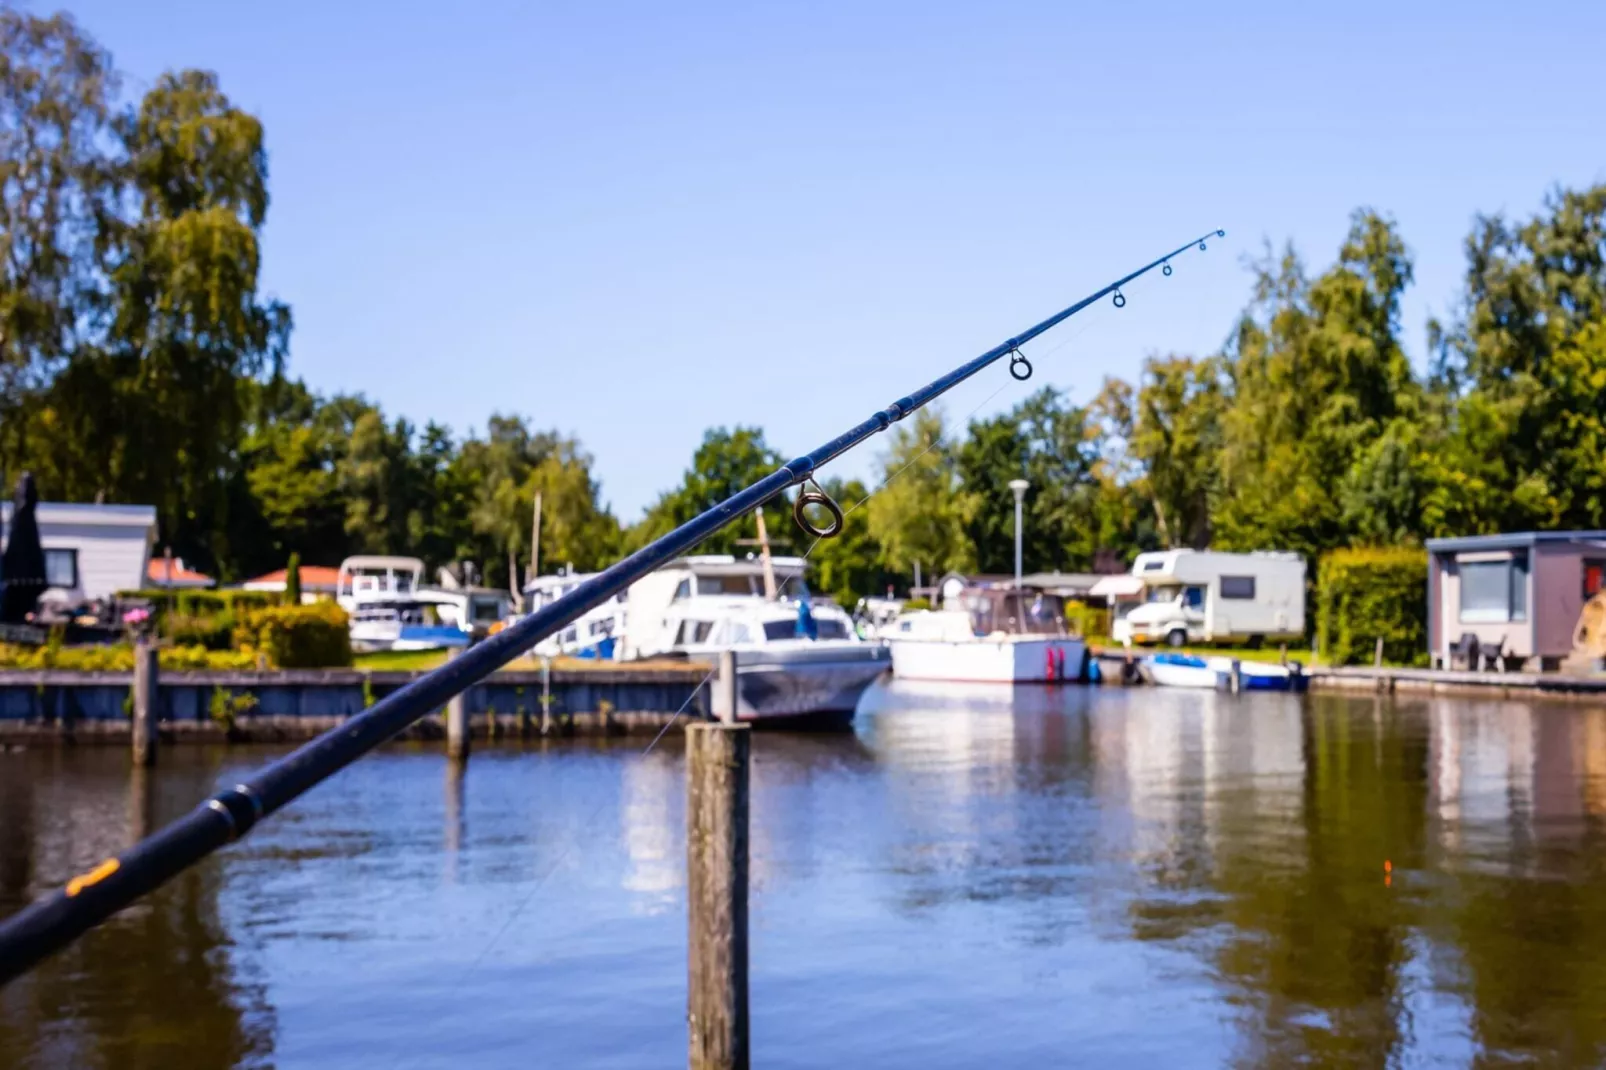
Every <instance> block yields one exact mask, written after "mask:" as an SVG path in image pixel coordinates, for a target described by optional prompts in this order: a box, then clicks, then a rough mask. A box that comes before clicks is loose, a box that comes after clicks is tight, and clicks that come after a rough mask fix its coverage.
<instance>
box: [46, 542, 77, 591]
mask: <svg viewBox="0 0 1606 1070" xmlns="http://www.w3.org/2000/svg"><path fill="white" fill-rule="evenodd" d="M45 586H46V587H62V588H66V589H68V590H71V589H72V588H74V587H77V586H78V551H77V550H46V551H45Z"/></svg>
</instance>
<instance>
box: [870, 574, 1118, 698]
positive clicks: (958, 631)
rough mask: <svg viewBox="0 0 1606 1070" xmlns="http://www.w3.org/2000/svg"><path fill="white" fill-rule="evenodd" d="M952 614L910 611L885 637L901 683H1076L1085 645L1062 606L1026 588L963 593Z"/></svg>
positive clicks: (1084, 659)
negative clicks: (1068, 627) (1073, 632)
mask: <svg viewBox="0 0 1606 1070" xmlns="http://www.w3.org/2000/svg"><path fill="white" fill-rule="evenodd" d="M956 602H957V607H956V608H952V609H940V610H930V609H922V610H915V611H914V612H912V613H905V614H904V615H902V616H901V617H899V618H898V620H897V622H896V623H895V624H894V625H893V626H892V628H891V629H889V630H888V631H886V632H885V633H883V634H884V635H885V637H886V639H887V641H888V643H889V644H890V645H891V647H892V671H893V675H894V676H896V677H898V678H899V679H901V680H949V681H955V682H960V681H963V682H970V683H1005V684H1040V683H1061V682H1065V681H1074V680H1081V679H1083V677H1084V676H1085V675H1086V672H1087V644H1086V643H1085V642H1084V641H1083V640H1082V639H1081V637H1080V636H1074V635H1070V634H1068V632H1067V630H1066V627H1065V605H1064V600H1063V599H1062V598H1061V597H1060V596H1058V595H1054V594H1048V593H1046V592H1043V591H1035V590H1032V589H1030V588H1017V587H1013V586H1011V587H1008V588H996V587H994V588H977V589H967V590H966V591H965V592H963V593H962V594H961V595H960V596H959V597H958V598H957V599H951V600H950V601H949V602H948V603H947V604H948V605H954V604H955V603H956Z"/></svg>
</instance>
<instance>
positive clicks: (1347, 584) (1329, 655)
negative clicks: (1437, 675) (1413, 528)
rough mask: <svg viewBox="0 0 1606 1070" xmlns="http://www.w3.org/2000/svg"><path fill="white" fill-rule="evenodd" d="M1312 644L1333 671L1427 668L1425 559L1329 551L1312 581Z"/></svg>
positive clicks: (1409, 551)
mask: <svg viewBox="0 0 1606 1070" xmlns="http://www.w3.org/2000/svg"><path fill="white" fill-rule="evenodd" d="M1316 605H1317V620H1316V623H1317V639H1318V642H1319V643H1320V645H1321V650H1322V653H1323V655H1324V656H1325V657H1326V659H1327V661H1328V663H1329V664H1333V665H1370V664H1371V663H1372V658H1373V656H1374V653H1375V651H1376V646H1377V639H1378V637H1379V636H1382V638H1383V659H1384V660H1385V661H1387V662H1389V663H1391V664H1395V665H1426V664H1427V662H1428V555H1427V552H1426V551H1425V550H1420V549H1414V548H1410V547H1384V548H1375V549H1356V550H1334V551H1333V552H1332V553H1330V554H1327V555H1326V556H1325V557H1323V558H1322V562H1321V567H1320V569H1319V570H1318V572H1317V581H1316Z"/></svg>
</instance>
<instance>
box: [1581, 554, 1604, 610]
mask: <svg viewBox="0 0 1606 1070" xmlns="http://www.w3.org/2000/svg"><path fill="white" fill-rule="evenodd" d="M1602 580H1606V558H1599V557H1586V558H1584V601H1586V602H1587V601H1589V600H1590V599H1591V598H1594V597H1595V596H1596V595H1597V594H1600V591H1601V586H1602Z"/></svg>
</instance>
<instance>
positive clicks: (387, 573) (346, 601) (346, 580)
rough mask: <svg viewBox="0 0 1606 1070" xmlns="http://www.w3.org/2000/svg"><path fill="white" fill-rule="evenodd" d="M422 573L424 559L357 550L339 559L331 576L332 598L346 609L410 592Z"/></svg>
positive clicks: (416, 587) (415, 586) (405, 594)
mask: <svg viewBox="0 0 1606 1070" xmlns="http://www.w3.org/2000/svg"><path fill="white" fill-rule="evenodd" d="M423 575H424V562H422V561H420V560H419V559H418V558H416V557H391V556H388V555H383V554H359V555H357V556H355V557H348V558H346V559H345V560H344V561H342V562H340V568H339V569H338V570H337V572H336V576H335V601H337V602H339V603H340V605H341V607H342V608H344V609H345V610H346V612H348V613H350V612H352V611H353V610H355V609H356V608H357V604H358V603H359V602H370V601H373V600H375V599H386V598H396V597H398V596H403V597H405V596H407V595H411V594H412V593H413V592H414V591H416V590H417V589H418V586H419V584H420V582H421V581H422V579H423Z"/></svg>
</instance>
